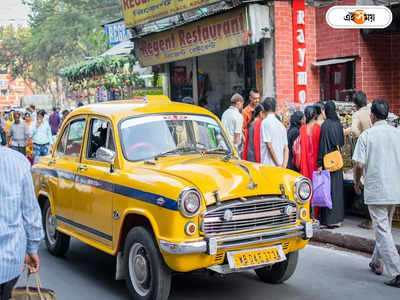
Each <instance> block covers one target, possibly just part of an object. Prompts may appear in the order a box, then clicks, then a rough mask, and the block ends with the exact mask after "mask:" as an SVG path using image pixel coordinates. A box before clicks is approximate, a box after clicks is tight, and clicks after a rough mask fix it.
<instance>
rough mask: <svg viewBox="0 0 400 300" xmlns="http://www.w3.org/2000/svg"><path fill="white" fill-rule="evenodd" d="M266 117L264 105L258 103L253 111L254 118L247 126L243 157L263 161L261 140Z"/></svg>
mask: <svg viewBox="0 0 400 300" xmlns="http://www.w3.org/2000/svg"><path fill="white" fill-rule="evenodd" d="M264 117H265V110H264V106H263V105H261V104H258V105H257V106H256V108H255V109H254V111H253V115H252V118H251V120H250V122H249V125H248V126H247V129H246V132H245V139H244V147H243V153H242V159H244V160H248V161H253V162H258V163H259V162H261V153H260V140H261V123H262V121H263V120H264Z"/></svg>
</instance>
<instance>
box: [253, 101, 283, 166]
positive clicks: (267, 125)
mask: <svg viewBox="0 0 400 300" xmlns="http://www.w3.org/2000/svg"><path fill="white" fill-rule="evenodd" d="M262 105H263V106H264V109H265V111H266V113H267V116H266V118H265V119H264V120H263V121H262V123H261V146H260V147H261V149H260V150H261V163H262V164H263V165H267V166H276V167H282V168H286V166H287V163H288V159H289V148H288V140H287V133H286V129H285V127H284V126H283V124H282V123H281V122H280V121H279V120H278V119H277V117H276V116H275V109H276V101H275V99H274V98H270V97H267V98H265V100H264V101H263V103H262Z"/></svg>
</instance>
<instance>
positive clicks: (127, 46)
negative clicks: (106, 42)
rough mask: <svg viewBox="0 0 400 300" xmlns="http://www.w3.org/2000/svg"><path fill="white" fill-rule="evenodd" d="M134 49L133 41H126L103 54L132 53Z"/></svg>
mask: <svg viewBox="0 0 400 300" xmlns="http://www.w3.org/2000/svg"><path fill="white" fill-rule="evenodd" d="M132 49H133V43H132V42H131V41H124V42H121V43H119V44H118V45H115V46H114V47H111V48H110V49H108V50H107V51H106V52H104V53H103V54H102V55H101V56H107V55H130V54H131V51H132Z"/></svg>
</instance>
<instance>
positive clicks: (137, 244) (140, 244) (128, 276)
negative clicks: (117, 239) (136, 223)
mask: <svg viewBox="0 0 400 300" xmlns="http://www.w3.org/2000/svg"><path fill="white" fill-rule="evenodd" d="M124 265H125V281H126V284H127V286H128V289H129V291H130V293H131V295H132V298H133V299H140V300H150V299H152V300H167V299H168V296H169V291H170V288H171V271H170V270H169V269H168V267H167V266H166V265H165V263H164V260H163V258H162V257H161V254H160V251H159V250H158V246H157V243H156V242H155V240H154V237H153V235H152V234H151V233H150V232H149V231H148V230H147V229H145V228H143V227H135V228H133V229H131V230H130V231H129V233H128V235H127V237H126V240H125V246H124Z"/></svg>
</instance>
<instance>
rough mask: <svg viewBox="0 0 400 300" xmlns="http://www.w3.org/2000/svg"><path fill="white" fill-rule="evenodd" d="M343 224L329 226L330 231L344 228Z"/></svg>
mask: <svg viewBox="0 0 400 300" xmlns="http://www.w3.org/2000/svg"><path fill="white" fill-rule="evenodd" d="M342 225H343V224H342V223H337V224H331V225H328V229H336V228H339V227H342Z"/></svg>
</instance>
